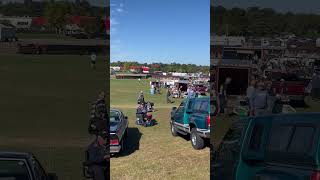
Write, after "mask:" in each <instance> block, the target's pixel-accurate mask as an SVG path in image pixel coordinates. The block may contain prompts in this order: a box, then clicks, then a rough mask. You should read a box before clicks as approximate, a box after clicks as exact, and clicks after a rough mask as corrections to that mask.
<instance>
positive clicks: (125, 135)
mask: <svg viewBox="0 0 320 180" xmlns="http://www.w3.org/2000/svg"><path fill="white" fill-rule="evenodd" d="M127 137H128V128H127V129H126V132H125V133H124V138H125V139H126V138H127Z"/></svg>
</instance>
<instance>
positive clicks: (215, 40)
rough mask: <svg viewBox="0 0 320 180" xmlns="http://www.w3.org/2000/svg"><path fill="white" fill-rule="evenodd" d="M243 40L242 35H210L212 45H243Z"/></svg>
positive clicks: (244, 39)
mask: <svg viewBox="0 0 320 180" xmlns="http://www.w3.org/2000/svg"><path fill="white" fill-rule="evenodd" d="M245 42H246V38H245V37H243V36H217V35H215V36H211V45H214V46H243V45H244V44H245Z"/></svg>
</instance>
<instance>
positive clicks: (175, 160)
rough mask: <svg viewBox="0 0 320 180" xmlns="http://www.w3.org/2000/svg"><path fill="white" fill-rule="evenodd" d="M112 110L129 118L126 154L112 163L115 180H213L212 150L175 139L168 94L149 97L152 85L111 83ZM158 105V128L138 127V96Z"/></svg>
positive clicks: (114, 159)
mask: <svg viewBox="0 0 320 180" xmlns="http://www.w3.org/2000/svg"><path fill="white" fill-rule="evenodd" d="M110 85H111V92H110V97H111V107H114V108H119V109H121V110H122V111H123V112H124V113H125V114H126V115H127V116H128V117H129V135H128V139H127V144H126V147H125V148H126V149H127V150H126V151H125V152H124V153H123V154H121V155H119V156H115V157H112V159H111V179H114V180H118V179H121V180H127V179H132V180H136V179H139V180H140V179H149V180H152V179H154V180H155V179H157V180H158V179H197V180H198V179H201V180H202V179H204V180H205V179H209V167H210V155H209V148H208V147H207V148H205V149H203V150H200V151H197V150H194V149H193V148H192V146H191V142H190V141H189V140H188V138H182V137H173V136H172V135H171V132H170V126H169V120H170V111H171V107H173V106H177V105H178V104H179V102H178V101H176V102H175V103H174V104H166V99H165V90H162V94H161V95H149V93H148V92H149V81H141V82H139V81H138V80H111V83H110ZM141 90H143V91H144V93H145V100H146V101H151V102H154V103H155V108H156V109H157V111H156V112H154V113H153V116H154V117H155V119H156V121H157V122H158V125H156V126H152V127H147V128H145V127H142V126H137V125H135V123H134V122H135V109H136V99H137V96H138V93H139V92H140V91H141Z"/></svg>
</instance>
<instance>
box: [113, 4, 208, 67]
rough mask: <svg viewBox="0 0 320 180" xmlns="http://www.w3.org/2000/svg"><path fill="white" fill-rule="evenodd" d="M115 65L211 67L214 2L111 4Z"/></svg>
mask: <svg viewBox="0 0 320 180" xmlns="http://www.w3.org/2000/svg"><path fill="white" fill-rule="evenodd" d="M110 8H111V9H110V12H111V42H110V43H111V45H110V48H111V49H110V53H111V61H118V60H120V61H121V60H122V61H124V60H132V61H138V62H143V63H144V62H147V63H150V62H163V63H172V62H176V63H191V64H199V65H209V63H210V29H209V28H210V19H209V16H210V14H209V13H210V11H209V9H210V0H201V1H199V0H110Z"/></svg>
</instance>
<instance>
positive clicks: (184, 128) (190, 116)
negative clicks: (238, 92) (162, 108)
mask: <svg viewBox="0 0 320 180" xmlns="http://www.w3.org/2000/svg"><path fill="white" fill-rule="evenodd" d="M170 125H171V133H172V135H173V136H178V134H182V135H188V134H189V135H190V139H191V144H192V146H193V148H195V149H203V148H204V147H205V140H206V139H210V97H201V98H186V99H184V100H183V101H182V103H181V104H180V106H179V107H178V108H177V107H173V108H172V111H171V121H170Z"/></svg>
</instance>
